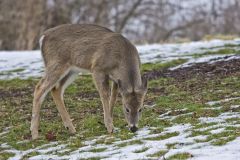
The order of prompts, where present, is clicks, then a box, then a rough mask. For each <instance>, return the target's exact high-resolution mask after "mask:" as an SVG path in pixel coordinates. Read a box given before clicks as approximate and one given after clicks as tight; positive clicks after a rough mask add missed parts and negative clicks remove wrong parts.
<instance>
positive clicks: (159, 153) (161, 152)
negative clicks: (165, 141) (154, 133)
mask: <svg viewBox="0 0 240 160" xmlns="http://www.w3.org/2000/svg"><path fill="white" fill-rule="evenodd" d="M166 153H167V150H161V151H158V152H156V153H154V154H150V155H148V157H157V158H160V157H162V156H164V155H165V154H166Z"/></svg>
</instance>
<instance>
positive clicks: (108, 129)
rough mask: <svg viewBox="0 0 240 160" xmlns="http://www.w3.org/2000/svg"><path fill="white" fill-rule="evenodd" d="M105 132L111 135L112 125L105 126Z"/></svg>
mask: <svg viewBox="0 0 240 160" xmlns="http://www.w3.org/2000/svg"><path fill="white" fill-rule="evenodd" d="M107 131H108V133H109V134H111V133H113V131H114V127H113V125H110V126H107Z"/></svg>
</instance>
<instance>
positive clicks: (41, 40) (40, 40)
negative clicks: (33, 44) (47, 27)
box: [39, 35, 45, 50]
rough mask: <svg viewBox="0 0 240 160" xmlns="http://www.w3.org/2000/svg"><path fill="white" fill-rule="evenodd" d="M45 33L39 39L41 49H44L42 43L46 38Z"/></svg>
mask: <svg viewBox="0 0 240 160" xmlns="http://www.w3.org/2000/svg"><path fill="white" fill-rule="evenodd" d="M44 37H45V35H42V36H41V37H40V39H39V45H40V49H41V50H42V43H43V39H44Z"/></svg>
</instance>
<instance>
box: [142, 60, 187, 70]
mask: <svg viewBox="0 0 240 160" xmlns="http://www.w3.org/2000/svg"><path fill="white" fill-rule="evenodd" d="M185 62H187V59H177V60H173V61H170V62H165V63H160V62H158V63H145V64H143V65H142V67H141V70H142V71H143V72H146V71H151V70H156V69H165V68H170V67H175V66H178V65H180V64H183V63H185Z"/></svg>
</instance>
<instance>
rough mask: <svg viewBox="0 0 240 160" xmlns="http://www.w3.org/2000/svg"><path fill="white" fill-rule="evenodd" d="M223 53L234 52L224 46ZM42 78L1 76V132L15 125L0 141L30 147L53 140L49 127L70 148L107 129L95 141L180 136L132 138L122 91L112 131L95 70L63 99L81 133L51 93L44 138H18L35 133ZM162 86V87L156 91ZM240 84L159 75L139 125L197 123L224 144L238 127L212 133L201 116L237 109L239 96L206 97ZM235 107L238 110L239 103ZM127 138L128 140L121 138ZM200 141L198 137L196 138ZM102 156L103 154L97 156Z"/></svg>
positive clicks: (155, 129) (234, 91) (158, 129)
mask: <svg viewBox="0 0 240 160" xmlns="http://www.w3.org/2000/svg"><path fill="white" fill-rule="evenodd" d="M221 52H222V53H223V52H224V53H227V52H229V53H230V50H228V51H221ZM185 61H186V60H183V59H179V60H174V61H171V62H168V63H156V64H144V65H143V67H142V71H144V72H147V71H150V70H154V69H155V70H158V69H166V68H169V67H173V66H176V65H179V64H182V63H184V62H185ZM38 80H39V79H33V78H30V79H26V80H21V79H12V80H0V106H1V107H0V117H1V118H0V133H1V132H3V131H5V130H6V128H7V127H10V128H9V129H8V130H9V132H8V133H7V134H5V135H4V136H2V137H0V144H2V143H8V144H9V145H11V146H12V147H14V148H16V149H18V150H28V149H30V148H35V147H37V146H41V145H43V144H47V143H49V141H48V140H47V139H46V134H47V133H48V132H53V133H54V134H55V136H56V141H58V142H59V143H62V144H65V143H66V144H68V148H69V149H70V151H69V152H71V151H74V150H76V149H77V148H80V147H83V146H84V143H83V142H84V141H86V140H91V139H94V138H96V137H98V136H102V135H106V137H103V138H101V139H98V140H97V141H96V144H112V145H115V143H114V142H115V141H118V143H117V145H116V147H119V148H121V147H125V146H129V145H137V144H143V143H144V140H151V141H161V140H163V139H168V138H170V137H174V136H178V135H179V133H178V132H170V133H166V134H162V135H159V136H156V137H152V138H143V140H131V138H133V137H134V136H135V134H134V133H131V132H129V130H128V128H127V127H126V121H125V120H124V115H123V112H122V104H121V97H120V95H119V97H118V102H117V104H116V106H115V107H114V125H115V127H117V128H118V130H117V131H116V132H115V133H113V134H112V135H110V136H108V133H107V131H106V129H105V126H104V124H103V109H102V104H101V101H100V99H99V95H98V92H97V90H96V88H95V86H94V83H93V81H92V78H91V76H89V75H84V76H81V77H79V78H78V79H77V80H76V81H75V82H74V83H73V84H72V85H71V86H70V87H69V88H67V90H66V93H65V96H64V100H65V103H66V106H67V110H68V111H69V114H70V115H71V119H73V124H74V125H75V126H76V130H77V134H76V135H74V136H72V135H70V134H69V133H68V131H67V130H66V129H65V128H64V126H63V124H62V120H61V117H60V116H59V114H58V111H57V109H56V106H55V104H54V102H53V100H52V98H51V95H50V94H49V95H48V96H47V98H46V100H45V102H44V103H43V105H42V108H41V121H40V138H39V139H38V140H36V141H31V140H29V141H27V142H24V143H21V144H19V143H18V142H19V141H24V140H28V139H29V138H30V130H29V127H30V120H31V108H32V99H33V91H34V87H35V85H36V84H37V82H38ZM154 89H159V91H158V90H157V91H154ZM239 90H240V76H239V75H234V74H232V75H230V76H226V77H214V78H210V79H207V80H202V79H201V78H199V77H196V76H195V77H194V76H193V77H191V78H189V79H186V80H179V79H176V78H169V77H160V78H158V79H155V80H150V81H149V92H148V94H147V96H146V100H145V103H146V104H151V105H152V104H155V106H154V107H145V108H144V111H143V114H142V117H141V120H140V122H139V127H140V128H142V127H146V126H149V127H150V128H152V129H151V131H150V134H159V133H162V132H163V131H164V129H165V128H167V127H170V126H174V125H178V124H188V123H190V124H191V125H192V128H191V129H190V131H191V133H192V134H191V135H190V136H198V135H206V136H207V139H206V140H205V141H207V142H210V143H211V144H212V145H224V144H226V143H227V142H229V141H232V140H234V139H235V138H236V137H238V136H240V135H239V133H240V132H239V128H237V127H235V128H234V127H227V126H226V129H225V130H224V132H222V133H219V134H211V133H210V131H211V130H206V131H198V130H197V129H201V128H206V127H208V126H212V125H215V124H216V123H208V124H204V123H200V121H199V120H198V118H199V117H216V116H218V115H220V114H221V113H223V112H228V111H232V109H231V108H230V106H231V105H234V104H239V103H240V100H232V101H229V102H224V103H221V104H217V105H214V106H209V105H207V104H206V103H207V102H209V101H214V100H221V99H225V98H226V97H238V96H240V95H239ZM220 105H221V106H223V107H222V108H221V109H219V110H215V109H207V108H209V107H212V108H214V107H218V106H220ZM167 111H170V113H169V115H168V116H175V118H173V119H160V118H159V115H160V114H163V113H166V112H167ZM233 112H239V109H235V110H234V111H233ZM226 122H227V123H229V124H240V120H239V118H232V119H227V120H226ZM122 140H129V142H123V143H119V142H121V141H122ZM197 142H200V140H199V141H196V143H197ZM175 145H176V144H168V145H167V146H166V148H168V149H173V148H174V147H175ZM148 149H149V148H147V147H143V148H142V149H140V150H136V151H135V153H141V152H145V151H147V150H148ZM1 150H3V149H1V147H0V159H7V158H8V157H11V156H12V154H9V153H5V152H1ZM104 150H106V148H105V147H103V148H98V149H93V150H91V152H102V151H104ZM166 152H167V150H161V151H159V152H157V153H154V154H152V155H148V156H149V157H161V156H163V155H164V154H165V153H166ZM36 154H38V153H36V152H33V153H29V154H28V155H26V159H27V158H28V157H30V156H33V155H36ZM189 156H191V155H190V154H189V153H183V154H177V155H174V156H173V157H170V159H174V158H175V159H187V158H189ZM95 158H96V159H100V157H95Z"/></svg>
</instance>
